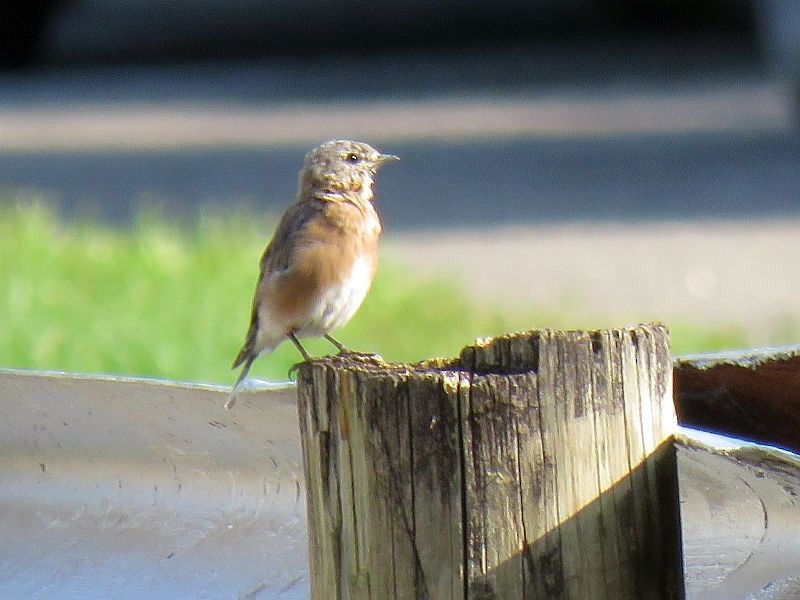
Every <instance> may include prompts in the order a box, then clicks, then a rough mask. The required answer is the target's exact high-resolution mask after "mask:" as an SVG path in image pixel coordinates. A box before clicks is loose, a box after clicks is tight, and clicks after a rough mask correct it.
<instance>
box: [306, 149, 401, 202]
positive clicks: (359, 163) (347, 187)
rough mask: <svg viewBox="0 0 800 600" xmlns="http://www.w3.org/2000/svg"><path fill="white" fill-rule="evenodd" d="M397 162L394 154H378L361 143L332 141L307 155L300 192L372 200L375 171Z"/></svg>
mask: <svg viewBox="0 0 800 600" xmlns="http://www.w3.org/2000/svg"><path fill="white" fill-rule="evenodd" d="M396 160H400V159H399V158H398V157H396V156H394V155H393V154H381V153H380V152H378V151H377V150H375V148H373V147H372V146H370V145H369V144H365V143H364V142H353V141H350V140H332V141H329V142H325V143H324V144H321V145H319V146H317V147H316V148H314V149H313V150H311V152H309V153H308V154H306V160H305V164H304V165H303V170H302V171H301V172H300V190H301V192H303V191H306V190H308V191H313V192H317V193H325V194H342V193H348V192H350V193H356V194H358V195H360V196H366V197H368V198H371V197H372V186H373V184H374V182H375V174H376V173H377V172H378V169H380V168H381V166H383V165H384V164H386V163H388V162H393V161H396Z"/></svg>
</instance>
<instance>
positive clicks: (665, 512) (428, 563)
mask: <svg viewBox="0 0 800 600" xmlns="http://www.w3.org/2000/svg"><path fill="white" fill-rule="evenodd" d="M671 377H672V363H671V357H670V352H669V336H668V333H667V331H666V328H664V327H663V326H660V325H654V326H640V327H637V328H633V329H615V330H609V331H597V332H578V331H573V332H562V331H553V330H543V331H533V332H528V333H524V334H514V335H508V336H503V337H499V338H495V339H491V340H487V341H485V342H482V343H478V344H476V345H473V346H469V347H467V348H465V349H464V350H463V351H462V353H461V355H460V357H459V358H458V359H453V360H449V361H447V360H436V361H428V362H424V363H420V364H416V365H397V364H387V363H385V362H383V361H382V360H381V359H380V358H379V357H370V356H352V355H348V356H339V357H327V358H324V359H319V360H315V361H312V362H310V363H305V364H303V365H302V366H301V367H300V373H299V378H298V383H299V394H298V396H299V418H300V432H301V443H302V445H303V455H304V469H305V476H306V486H307V499H308V503H307V512H308V532H309V556H310V575H311V593H312V598H313V599H314V600H322V599H323V598H324V599H329V598H343V599H344V598H346V599H351V598H365V599H367V598H369V599H381V600H384V599H391V598H395V599H408V598H430V599H450V600H455V599H458V600H466V599H477V598H481V599H486V600H488V599H507V598H581V599H582V598H615V599H617V598H619V599H625V598H631V599H633V598H636V599H646V598H681V597H683V593H684V591H683V572H682V562H681V538H680V531H681V527H680V519H679V512H678V487H677V468H676V453H675V448H674V445H673V443H672V435H673V433H674V429H675V425H676V419H675V413H674V408H673V404H672V381H671Z"/></svg>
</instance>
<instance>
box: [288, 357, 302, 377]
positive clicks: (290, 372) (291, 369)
mask: <svg viewBox="0 0 800 600" xmlns="http://www.w3.org/2000/svg"><path fill="white" fill-rule="evenodd" d="M305 362H306V361H304V360H301V361H300V362H299V363H294V364H293V365H292V366H291V367H289V370H288V371H286V376H287V377H288V378H289V381H294V380H295V377H294V375H295V373H297V371H298V370H299V369H300V366H301V365H303V364H304V363H305Z"/></svg>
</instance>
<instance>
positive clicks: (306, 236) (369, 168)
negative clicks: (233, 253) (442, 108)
mask: <svg viewBox="0 0 800 600" xmlns="http://www.w3.org/2000/svg"><path fill="white" fill-rule="evenodd" d="M398 160H400V159H399V157H397V156H395V155H393V154H382V153H380V152H379V151H378V150H376V149H375V148H373V147H372V146H370V145H369V144H367V143H364V142H355V141H351V140H330V141H327V142H324V143H322V144H320V145H319V146H317V147H316V148H314V149H313V150H311V151H310V152H308V154H306V156H305V161H304V163H303V168H302V169H301V170H300V174H299V177H298V185H297V198H296V200H295V201H294V203H293V204H291V205H290V206H289V207H288V208H287V209H286V212H285V213H284V215H283V217H282V218H281V220H280V222H279V223H278V226H277V228H276V230H275V233H274V235H273V237H272V240H271V241H270V242H269V244H268V245H267V247H266V249H265V250H264V253H263V255H262V256H261V262H260V275H259V278H258V283H257V284H256V289H255V294H254V296H253V305H252V312H251V317H250V327H249V328H248V330H247V334H246V335H245V339H244V343H243V345H242V348H241V350H240V351H239V354H238V355H237V356H236V358H235V359H234V361H233V365H232V366H231V368H232V369H236V368H237V367H240V366H241V367H242V370H241V373H240V375H239V377H238V379H237V380H236V383H235V384H234V385H233V388H232V389H231V393H230V396H229V397H228V401H227V402H226V403H225V408H228V409H230V408H232V407H233V405H234V403H235V401H236V395H237V392H238V391H239V389H240V387H241V385H242V382H243V381H244V380H245V379H246V377H247V374H248V373H249V372H250V368H251V367H252V365H253V361H255V360H256V358H258V357H259V356H261V355H263V354H268V353H270V352H272V351H273V350H275V348H277V347H278V346H279V345H280V344H281V343H282V342H284V341H285V340H287V339H288V340H290V341H291V342H292V343H293V344H294V345H295V346H296V347H297V349H298V350H299V351H300V354H301V355H302V357H303V359H304V360H309V359H310V356H309V354H308V353H307V352H306V350H305V348H303V346H302V344H301V343H300V341H299V339H298V338H304V337H324V338H325V339H327V340H328V341H329V342H331V343H332V344H333V345H334V346H335V347H336V348H337V349H338V350H339V352H341V353H346V352H348V350H347V348H346V347H345V346H344V345H343V344H341V343H340V342H339V341H337V340H336V339H335V338H333V337H332V336H331V335H330V333H331V332H332V331H334V330H335V329H337V328H339V327H341V326H342V325H344V324H345V323H347V322H348V321H349V320H350V319H351V318H352V317H353V315H354V314H355V312H356V311H357V310H358V308H359V307H360V306H361V303H362V302H363V300H364V298H365V296H366V295H367V292H368V291H369V288H370V286H371V285H372V280H373V279H374V277H375V271H376V269H377V262H378V239H379V237H380V234H381V229H382V227H381V219H380V216H379V214H378V211H377V210H376V208H375V204H374V202H375V177H376V175H377V173H378V170H379V169H380V168H381V167H382V166H383V165H385V164H387V163H390V162H394V161H398Z"/></svg>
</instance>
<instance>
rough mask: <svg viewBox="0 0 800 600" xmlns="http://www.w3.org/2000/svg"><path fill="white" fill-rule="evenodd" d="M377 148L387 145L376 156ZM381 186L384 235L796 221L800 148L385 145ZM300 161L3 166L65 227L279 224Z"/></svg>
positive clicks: (99, 160)
mask: <svg viewBox="0 0 800 600" xmlns="http://www.w3.org/2000/svg"><path fill="white" fill-rule="evenodd" d="M384 145H385V144H384ZM382 149H384V150H386V151H390V152H392V153H395V154H398V155H400V156H401V157H402V162H401V163H399V164H397V165H392V166H391V168H388V169H386V170H385V171H384V172H383V173H381V176H380V180H379V202H380V206H381V210H382V214H383V217H384V221H385V225H386V227H387V229H388V230H398V231H401V230H408V229H418V228H429V227H432V228H438V227H448V228H449V227H458V226H480V225H483V224H492V225H503V224H506V223H518V224H529V223H541V222H564V221H597V220H601V221H604V220H608V221H627V220H631V221H639V220H650V219H657V220H663V219H666V220H686V219H726V220H727V219H740V218H741V219H745V218H752V217H756V218H758V217H781V216H793V217H797V216H800V139H799V138H798V137H796V136H794V135H793V134H792V132H791V131H786V132H764V133H763V134H753V133H683V134H680V135H672V134H660V135H637V136H634V135H629V136H616V137H615V136H611V137H605V138H603V137H601V138H592V139H580V138H576V139H572V138H567V139H522V140H513V141H477V142H476V141H473V142H461V143H447V142H444V141H442V142H430V141H427V142H425V143H408V142H404V143H394V144H392V145H391V146H387V147H385V148H383V147H382ZM306 150H307V148H304V147H293V148H292V147H290V148H281V149H258V148H256V149H209V150H183V151H143V152H129V151H125V152H114V151H106V152H90V153H82V152H71V153H57V154H49V153H35V154H18V153H12V154H7V155H5V156H2V157H0V182H2V184H1V185H2V187H3V189H5V190H6V191H11V190H15V189H27V190H34V191H36V192H44V193H45V194H46V195H47V196H48V197H49V198H50V199H51V200H54V201H56V203H57V204H58V206H59V207H60V209H61V210H62V211H63V213H64V214H66V215H69V216H71V217H77V218H80V217H82V216H87V215H88V216H92V217H100V218H102V219H104V220H108V221H111V222H122V223H125V222H128V221H130V220H131V219H132V218H133V217H134V216H135V215H136V213H137V212H138V211H139V209H140V207H141V206H142V205H148V204H156V205H159V206H161V207H162V208H163V209H164V210H165V212H166V213H167V214H168V215H169V214H173V215H177V216H181V215H186V214H189V215H190V214H192V213H193V212H194V211H195V210H196V207H197V206H198V205H207V206H219V207H229V206H231V203H233V205H237V204H240V203H241V204H243V205H245V206H249V207H251V208H253V209H255V210H258V211H261V210H264V211H269V212H274V213H279V212H281V211H282V209H283V207H284V206H285V205H286V203H287V202H289V201H290V200H291V199H292V198H293V196H294V192H295V186H296V173H297V171H298V169H299V167H300V164H301V162H302V157H303V154H304V152H305V151H306Z"/></svg>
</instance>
